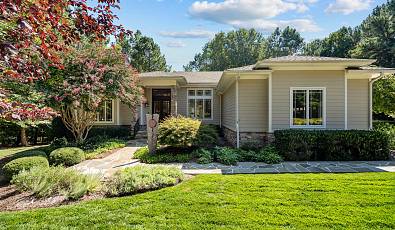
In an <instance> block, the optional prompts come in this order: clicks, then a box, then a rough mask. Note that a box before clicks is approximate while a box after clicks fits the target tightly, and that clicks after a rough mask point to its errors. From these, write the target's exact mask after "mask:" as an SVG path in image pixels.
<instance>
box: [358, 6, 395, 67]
mask: <svg viewBox="0 0 395 230" xmlns="http://www.w3.org/2000/svg"><path fill="white" fill-rule="evenodd" d="M361 31H362V39H361V41H360V42H359V43H358V44H357V46H356V47H355V48H354V49H353V50H352V51H351V54H352V56H353V57H358V58H374V59H377V63H376V64H377V65H380V66H384V67H395V0H389V1H388V2H387V3H386V4H384V5H382V6H379V7H376V8H375V9H374V10H373V12H372V14H370V15H369V16H368V17H367V18H366V19H365V20H364V21H363V22H362V25H361Z"/></svg>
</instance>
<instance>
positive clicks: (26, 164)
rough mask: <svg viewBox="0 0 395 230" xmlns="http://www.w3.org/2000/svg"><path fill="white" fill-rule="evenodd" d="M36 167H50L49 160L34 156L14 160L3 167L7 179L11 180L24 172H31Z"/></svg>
mask: <svg viewBox="0 0 395 230" xmlns="http://www.w3.org/2000/svg"><path fill="white" fill-rule="evenodd" d="M36 166H40V167H49V163H48V160H47V158H45V157H43V156H32V157H21V158H18V159H15V160H12V161H10V162H8V163H7V164H5V165H4V166H3V173H4V176H5V177H6V179H8V180H10V179H11V178H12V177H13V176H15V175H17V174H18V173H19V172H21V171H22V170H29V169H31V168H33V167H36Z"/></svg>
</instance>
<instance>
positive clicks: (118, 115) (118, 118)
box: [117, 99, 121, 125]
mask: <svg viewBox="0 0 395 230" xmlns="http://www.w3.org/2000/svg"><path fill="white" fill-rule="evenodd" d="M120 110H121V109H120V102H119V99H117V125H120V124H121V119H120Z"/></svg>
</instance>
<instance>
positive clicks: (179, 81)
mask: <svg viewBox="0 0 395 230" xmlns="http://www.w3.org/2000/svg"><path fill="white" fill-rule="evenodd" d="M140 82H141V85H143V86H144V87H150V86H177V85H186V84H187V81H186V80H185V78H184V77H182V76H172V77H165V76H163V77H161V76H157V77H144V76H141V77H140Z"/></svg>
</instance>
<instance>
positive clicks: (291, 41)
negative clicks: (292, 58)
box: [261, 26, 304, 59]
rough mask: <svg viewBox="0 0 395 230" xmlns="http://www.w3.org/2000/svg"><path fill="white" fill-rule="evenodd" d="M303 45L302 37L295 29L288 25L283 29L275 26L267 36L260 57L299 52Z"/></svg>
mask: <svg viewBox="0 0 395 230" xmlns="http://www.w3.org/2000/svg"><path fill="white" fill-rule="evenodd" d="M303 45H304V43H303V38H302V36H301V35H300V33H299V32H298V31H296V29H294V28H291V27H289V26H287V27H285V28H284V29H283V30H281V29H280V28H276V29H275V30H274V32H273V33H272V34H271V35H270V36H269V38H268V40H267V46H266V50H265V53H264V54H263V56H262V57H261V58H262V59H263V58H269V57H281V56H287V55H293V54H296V53H299V52H300V51H301V50H302V48H303Z"/></svg>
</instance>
